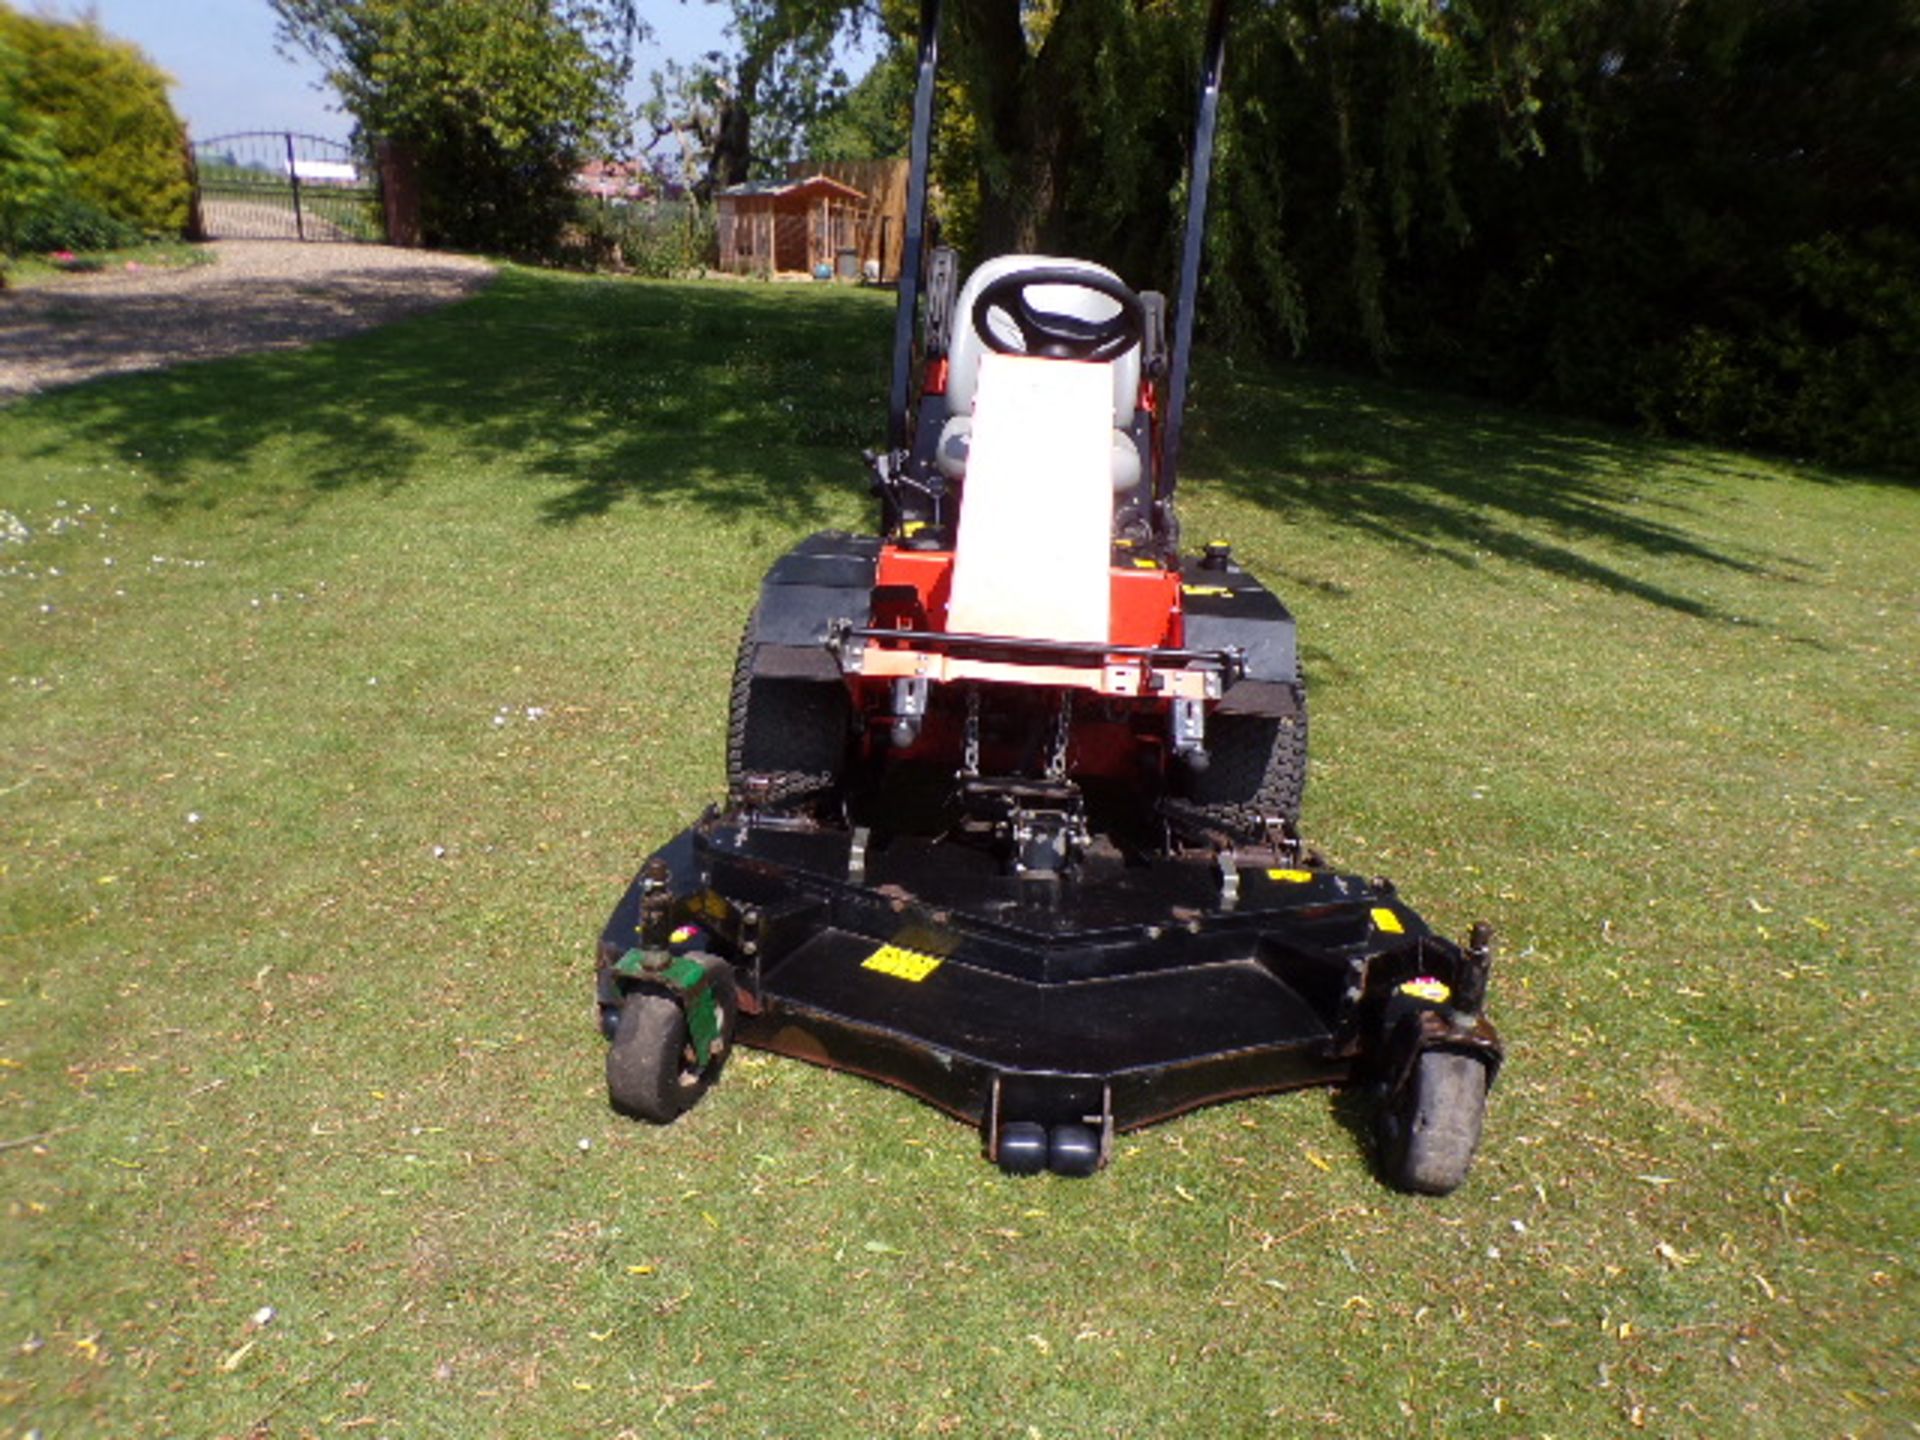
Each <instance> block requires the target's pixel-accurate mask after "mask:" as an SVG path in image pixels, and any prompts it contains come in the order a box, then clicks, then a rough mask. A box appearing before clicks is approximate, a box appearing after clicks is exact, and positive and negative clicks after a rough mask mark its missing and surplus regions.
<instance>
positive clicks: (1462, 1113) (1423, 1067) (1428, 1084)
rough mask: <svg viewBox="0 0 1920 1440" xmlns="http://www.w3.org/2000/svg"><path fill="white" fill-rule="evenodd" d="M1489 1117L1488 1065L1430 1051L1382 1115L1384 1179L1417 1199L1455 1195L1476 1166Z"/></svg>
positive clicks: (1416, 1066) (1470, 1059)
mask: <svg viewBox="0 0 1920 1440" xmlns="http://www.w3.org/2000/svg"><path fill="white" fill-rule="evenodd" d="M1486 1114H1487V1067H1486V1065H1485V1064H1484V1063H1482V1062H1481V1061H1480V1060H1479V1059H1477V1058H1476V1057H1474V1056H1472V1055H1462V1054H1459V1053H1458V1052H1456V1051H1451V1050H1429V1051H1427V1052H1426V1053H1425V1054H1423V1055H1421V1056H1420V1058H1419V1059H1418V1060H1416V1061H1415V1062H1414V1068H1413V1073H1412V1074H1411V1075H1409V1076H1408V1077H1407V1082H1406V1084H1405V1086H1404V1087H1403V1088H1402V1089H1401V1091H1400V1094H1399V1095H1398V1096H1397V1097H1396V1098H1395V1099H1394V1100H1392V1101H1390V1102H1389V1104H1388V1105H1387V1106H1386V1107H1385V1108H1384V1109H1383V1110H1382V1112H1381V1115H1380V1173H1381V1178H1382V1179H1384V1180H1385V1181H1386V1182H1387V1183H1388V1184H1389V1185H1391V1186H1393V1187H1394V1189H1396V1190H1405V1191H1407V1192H1409V1193H1411V1194H1415V1195H1448V1194H1451V1193H1452V1192H1453V1191H1455V1190H1457V1189H1459V1188H1460V1185H1461V1183H1462V1182H1463V1181H1464V1180H1465V1179H1466V1178H1467V1171H1468V1170H1469V1169H1470V1168H1471V1167H1472V1165H1473V1154H1474V1151H1475V1150H1476V1149H1477V1148H1479V1144H1480V1129H1481V1126H1482V1124H1483V1123H1484V1121H1485V1119H1486Z"/></svg>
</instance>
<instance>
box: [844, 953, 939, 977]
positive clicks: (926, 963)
mask: <svg viewBox="0 0 1920 1440" xmlns="http://www.w3.org/2000/svg"><path fill="white" fill-rule="evenodd" d="M860 963H861V965H862V966H864V967H865V968H866V969H868V970H878V971H879V972H880V973H881V974H882V975H891V976H893V978H894V979H896V980H909V981H912V982H913V983H914V984H915V985H918V984H919V983H920V982H921V981H922V980H924V979H926V978H927V976H929V975H931V974H932V973H933V972H934V971H936V970H938V969H939V968H940V957H939V956H937V955H922V954H921V953H920V952H919V951H918V950H902V949H901V948H900V947H899V946H898V945H882V946H881V947H880V948H879V949H878V950H876V951H874V952H873V954H871V955H869V956H868V957H867V958H866V959H865V960H862V961H861V962H860Z"/></svg>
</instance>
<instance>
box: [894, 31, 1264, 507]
mask: <svg viewBox="0 0 1920 1440" xmlns="http://www.w3.org/2000/svg"><path fill="white" fill-rule="evenodd" d="M1228 4H1229V0H1213V3H1212V7H1211V9H1210V10H1209V11H1208V15H1207V36H1206V48H1205V51H1204V53H1203V57H1202V67H1201V75H1200V98H1199V104H1198V108H1197V112H1196V114H1195V117H1194V126H1193V151H1192V155H1191V157H1190V162H1189V173H1190V179H1189V182H1188V186H1187V223H1186V230H1185V232H1184V234H1183V235H1182V237H1181V242H1180V288H1179V289H1178V291H1176V292H1175V295H1174V301H1173V357H1172V365H1171V368H1170V369H1169V371H1168V375H1167V408H1166V421H1165V424H1164V425H1163V426H1162V428H1161V438H1160V469H1159V480H1158V482H1157V484H1156V488H1155V491H1154V506H1155V510H1156V512H1157V514H1158V519H1159V521H1160V525H1159V527H1158V528H1160V530H1161V533H1162V534H1163V535H1171V533H1172V524H1173V518H1172V500H1173V490H1174V478H1175V473H1176V470H1177V468H1178V463H1179V458H1180V432H1181V427H1182V425H1183V423H1184V422H1185V419H1186V409H1187V364H1188V359H1189V356H1190V354H1191V352H1192V349H1193V316H1194V310H1195V308H1196V303H1197V301H1198V299H1199V294H1200V259H1201V254H1202V252H1203V251H1204V249H1205V248H1206V245H1205V242H1206V232H1207V190H1208V188H1209V186H1210V185H1211V184H1212V180H1213V143H1214V132H1215V130H1216V129H1217V128H1218V125H1219V118H1220V85H1221V79H1222V75H1223V72H1224V70H1225V65H1226V51H1227V9H1228ZM941 6H942V0H920V58H919V74H918V78H917V80H916V81H915V83H914V90H913V138H912V141H911V143H910V145H909V149H908V156H909V168H908V176H907V232H906V236H905V246H904V249H903V250H902V252H901V261H900V281H899V303H898V305H897V307H896V308H895V311H894V318H893V385H892V391H891V395H890V397H889V398H890V402H891V403H890V405H889V413H888V417H887V418H888V425H887V441H888V445H889V447H890V448H891V449H892V451H893V452H894V455H895V457H896V461H898V460H903V459H904V457H905V452H906V450H907V447H908V445H909V443H910V441H911V438H912V436H911V426H910V418H911V417H910V415H909V413H908V412H909V409H910V407H911V405H912V400H913V336H914V329H915V326H916V325H917V323H918V321H919V309H920V294H921V290H922V288H923V286H924V275H925V270H926V263H927V262H926V238H927V170H928V163H929V156H930V153H931V144H932V137H933V93H934V74H935V72H936V71H937V70H938V68H939V64H940V17H941Z"/></svg>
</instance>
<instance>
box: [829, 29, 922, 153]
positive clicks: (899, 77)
mask: <svg viewBox="0 0 1920 1440" xmlns="http://www.w3.org/2000/svg"><path fill="white" fill-rule="evenodd" d="M914 61H915V57H914V53H913V50H912V47H910V46H908V45H903V44H899V43H895V44H893V45H892V46H890V47H889V48H888V49H887V51H886V53H885V54H883V55H882V56H881V57H880V58H879V59H878V60H877V61H875V62H874V65H873V68H872V69H870V70H869V71H867V73H866V74H865V75H864V76H863V77H862V78H861V79H860V80H859V81H858V82H857V83H856V84H854V85H853V86H852V88H850V89H849V90H847V91H846V92H845V94H843V95H841V96H839V97H838V98H837V99H836V100H835V102H834V103H832V104H831V105H828V106H826V107H824V108H823V109H822V110H821V112H820V113H819V114H817V115H816V116H815V117H814V118H813V120H812V121H811V123H809V125H808V126H807V131H806V137H805V142H804V145H803V148H804V149H805V151H806V153H807V154H808V155H809V156H811V157H812V158H813V159H816V160H889V159H894V158H896V157H899V156H903V155H905V154H906V153H907V143H908V140H909V138H910V132H911V131H912V128H913V83H914V71H915V66H914Z"/></svg>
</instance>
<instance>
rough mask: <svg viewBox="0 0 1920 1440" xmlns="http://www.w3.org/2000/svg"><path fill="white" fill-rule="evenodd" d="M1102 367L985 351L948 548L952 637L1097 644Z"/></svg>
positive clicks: (1103, 536) (1106, 404) (1107, 410)
mask: <svg viewBox="0 0 1920 1440" xmlns="http://www.w3.org/2000/svg"><path fill="white" fill-rule="evenodd" d="M1105 371H1106V367H1105V366H1103V365H1088V364H1070V363H1062V362H1061V361H1058V360H1041V359H1035V358H1029V357H1027V356H1025V355H1000V354H995V353H993V352H991V351H989V352H988V353H987V354H985V355H983V356H981V357H980V360H979V365H978V375H977V385H978V394H977V396H976V397H975V403H974V417H975V420H976V422H977V423H976V426H975V430H974V439H975V444H974V446H973V453H972V456H971V461H970V473H969V475H968V477H967V491H966V496H965V498H964V499H963V501H962V502H961V505H960V526H959V533H958V535H957V536H956V537H955V541H954V555H953V587H952V590H951V592H950V595H949V599H948V602H947V627H948V629H950V630H952V631H955V632H957V633H961V634H972V635H1012V636H1020V637H1024V638H1028V639H1036V640H1081V641H1104V640H1106V639H1108V638H1109V636H1108V627H1109V622H1110V617H1111V607H1112V578H1111V575H1110V573H1109V570H1108V562H1109V557H1110V554H1111V539H1110V537H1111V533H1112V523H1113V490H1112V486H1111V484H1110V481H1109V463H1108V460H1107V456H1106V454H1105V448H1106V437H1107V436H1109V435H1110V434H1111V433H1112V431H1113V398H1112V392H1111V390H1110V389H1109V386H1108V380H1107V376H1106V373H1105Z"/></svg>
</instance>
